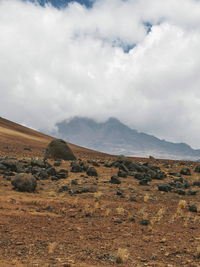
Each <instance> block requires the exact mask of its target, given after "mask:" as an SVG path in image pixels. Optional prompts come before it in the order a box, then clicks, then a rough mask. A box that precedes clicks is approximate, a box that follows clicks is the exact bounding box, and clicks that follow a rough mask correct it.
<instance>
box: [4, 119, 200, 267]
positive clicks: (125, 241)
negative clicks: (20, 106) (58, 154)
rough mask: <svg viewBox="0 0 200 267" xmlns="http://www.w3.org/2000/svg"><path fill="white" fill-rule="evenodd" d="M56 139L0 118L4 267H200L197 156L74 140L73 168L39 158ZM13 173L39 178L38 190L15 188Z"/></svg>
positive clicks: (199, 196) (199, 177)
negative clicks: (141, 152)
mask: <svg viewBox="0 0 200 267" xmlns="http://www.w3.org/2000/svg"><path fill="white" fill-rule="evenodd" d="M51 140H52V137H50V136H47V135H44V134H42V133H39V132H37V131H34V130H31V129H29V128H27V127H24V126H21V125H19V124H16V123H13V122H11V121H8V120H5V119H2V118H0V156H1V158H0V267H13V266H14V267H40V266H44V267H114V266H119V267H144V266H147V267H182V266H183V267H199V266H200V265H199V259H200V227H199V226H200V167H199V170H198V171H199V172H196V171H195V167H196V166H197V165H198V163H195V162H180V161H169V160H155V159H144V158H131V159H130V158H129V160H128V159H127V158H125V157H121V158H117V157H114V156H110V155H107V154H103V153H99V152H96V151H92V150H89V149H86V148H82V147H78V146H76V145H72V144H70V147H71V149H72V150H73V152H74V153H75V154H76V156H77V157H78V158H80V159H81V161H80V162H78V161H77V162H73V164H74V165H73V167H74V166H75V167H77V164H78V167H79V168H82V169H81V171H80V172H74V171H73V169H72V166H71V163H72V162H71V161H61V162H54V161H52V160H49V161H48V164H47V163H44V162H43V161H42V160H41V159H42V156H43V151H44V149H45V147H46V146H47V144H48V143H49V141H51ZM10 157H16V158H17V159H11V158H10ZM34 157H38V158H39V160H38V159H31V158H34ZM88 160H89V161H88ZM116 160H117V161H116ZM38 162H39V165H37V164H38ZM34 164H35V165H34ZM43 164H44V166H43ZM49 164H50V165H49ZM57 164H61V165H60V166H59V165H57ZM55 165H56V166H55ZM5 166H6V167H5ZM13 166H14V167H13ZM134 166H136V167H134ZM15 167H16V168H15ZM83 167H85V169H84V168H83ZM88 167H89V169H88ZM94 168H95V170H96V172H97V174H95V175H93V176H92V175H91V169H92V170H93V171H95V170H94ZM131 168H132V169H131ZM134 168H136V169H134ZM182 169H183V170H182ZM184 169H185V171H186V172H184ZM188 169H189V171H188ZM63 170H64V172H65V173H67V172H68V174H67V175H64V177H63ZM88 170H90V172H89V171H88ZM181 170H182V173H181V174H180V172H181ZM60 172H61V174H62V175H61V176H59V175H60ZM17 173H23V174H22V175H23V176H24V175H26V174H25V173H29V176H31V175H33V176H34V177H32V176H31V177H32V178H33V179H37V188H36V191H34V192H32V193H28V192H20V191H17V190H14V188H13V186H12V184H11V179H12V177H13V176H16V175H17ZM44 173H46V174H48V175H47V176H46V177H44V176H42V175H43V174H44ZM93 174H94V173H93ZM124 174H125V175H124ZM112 176H115V179H116V178H117V181H118V182H120V183H111V177H112ZM143 176H144V178H143ZM141 177H142V178H141ZM112 181H113V180H112ZM115 181H116V180H115ZM141 182H142V183H141ZM166 184H167V187H166ZM159 186H160V188H162V190H158V188H159ZM163 186H164V189H166V188H167V190H164V191H163ZM168 187H170V190H168Z"/></svg>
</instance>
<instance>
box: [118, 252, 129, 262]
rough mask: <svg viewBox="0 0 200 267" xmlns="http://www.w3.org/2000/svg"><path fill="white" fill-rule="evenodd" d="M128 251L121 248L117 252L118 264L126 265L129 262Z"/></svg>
mask: <svg viewBox="0 0 200 267" xmlns="http://www.w3.org/2000/svg"><path fill="white" fill-rule="evenodd" d="M128 256H129V253H128V250H127V249H126V248H119V249H118V251H117V257H116V263H125V262H126V261H127V260H128Z"/></svg>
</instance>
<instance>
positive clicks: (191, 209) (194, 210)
mask: <svg viewBox="0 0 200 267" xmlns="http://www.w3.org/2000/svg"><path fill="white" fill-rule="evenodd" d="M188 209H189V211H191V212H197V211H198V208H197V205H196V204H191V205H189V206H188Z"/></svg>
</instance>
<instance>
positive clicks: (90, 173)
mask: <svg viewBox="0 0 200 267" xmlns="http://www.w3.org/2000/svg"><path fill="white" fill-rule="evenodd" d="M87 175H88V176H98V174H97V171H96V169H95V168H93V167H91V168H88V169H87Z"/></svg>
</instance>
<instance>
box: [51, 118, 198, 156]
mask: <svg viewBox="0 0 200 267" xmlns="http://www.w3.org/2000/svg"><path fill="white" fill-rule="evenodd" d="M56 127H57V132H54V133H53V134H54V135H56V136H57V137H60V138H63V139H65V140H66V141H68V142H70V143H75V144H77V145H80V146H84V147H87V148H90V149H94V150H98V151H101V152H105V153H109V154H116V155H120V154H123V155H129V156H140V157H148V156H149V155H151V156H154V157H156V158H168V159H183V160H197V159H199V158H200V150H194V149H192V148H191V147H190V146H189V145H187V144H185V143H172V142H167V141H165V140H160V139H159V138H156V137H155V136H152V135H148V134H145V133H141V132H138V131H136V130H134V129H131V128H129V127H128V126H126V125H125V124H123V123H121V122H120V121H119V120H117V119H116V118H110V119H108V120H107V121H105V122H101V123H98V122H96V121H94V120H92V119H89V118H82V117H75V118H73V119H71V120H65V121H62V122H59V123H57V124H56Z"/></svg>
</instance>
